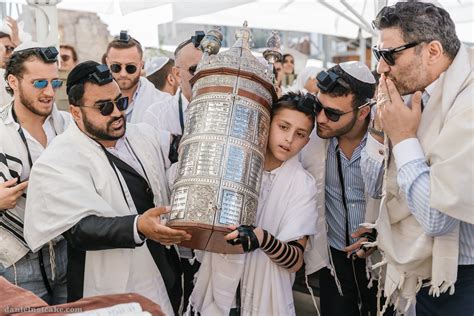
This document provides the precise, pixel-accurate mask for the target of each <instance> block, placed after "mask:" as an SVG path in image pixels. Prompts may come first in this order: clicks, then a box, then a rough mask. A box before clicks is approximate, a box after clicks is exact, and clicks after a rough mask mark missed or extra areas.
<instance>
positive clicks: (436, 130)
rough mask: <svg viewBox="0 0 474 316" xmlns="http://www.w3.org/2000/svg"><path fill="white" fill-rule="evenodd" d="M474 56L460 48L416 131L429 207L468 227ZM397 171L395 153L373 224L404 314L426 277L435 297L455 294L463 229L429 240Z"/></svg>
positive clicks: (394, 298) (392, 294) (472, 205)
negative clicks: (423, 160) (426, 172)
mask: <svg viewBox="0 0 474 316" xmlns="http://www.w3.org/2000/svg"><path fill="white" fill-rule="evenodd" d="M473 57H474V55H473V54H472V51H471V52H469V51H468V49H467V48H466V47H465V46H463V45H462V46H461V48H460V50H459V52H458V54H457V55H456V57H455V59H454V60H453V62H452V64H451V65H450V67H449V68H448V69H447V70H446V72H445V73H443V74H442V75H441V76H440V78H439V80H438V82H437V83H436V86H435V87H434V92H433V94H432V95H431V97H430V99H429V102H428V104H427V105H426V107H425V109H424V111H423V114H422V117H421V122H420V126H419V127H418V133H417V136H418V139H419V141H420V144H421V146H422V148H423V151H424V153H425V157H426V161H427V163H428V165H429V166H430V180H431V187H430V190H431V195H430V207H431V208H435V209H438V210H439V211H441V212H443V213H445V214H447V215H449V216H451V217H454V218H456V219H458V220H460V221H464V222H468V223H470V224H473V223H474V196H473V194H472V186H471V185H472V183H473V180H474V176H473V175H474V164H473V160H472V159H473V157H474V137H473V136H474V124H473V122H474V103H473V100H474V83H473V78H472V68H473ZM386 147H387V145H386ZM386 152H387V153H388V148H387V149H386ZM386 156H387V155H386ZM396 169H397V168H396V164H395V160H394V157H393V155H391V157H390V161H389V162H388V168H386V170H385V175H384V187H383V198H382V203H381V208H380V216H379V218H378V220H377V222H376V225H375V226H376V228H377V231H378V238H377V244H378V246H379V248H380V249H381V250H382V251H383V253H384V261H383V262H382V263H381V264H383V263H385V262H386V263H387V268H386V278H385V285H384V290H385V295H387V296H388V297H389V298H390V300H391V302H392V303H394V304H395V305H396V307H397V308H398V309H399V310H406V309H407V308H408V307H409V305H410V304H412V303H413V302H414V300H415V297H416V293H417V292H418V290H419V289H420V286H421V281H422V280H424V279H430V280H431V289H430V293H431V294H432V295H435V296H436V295H439V294H440V293H443V292H446V291H448V290H450V293H453V292H454V283H455V282H456V278H457V268H458V252H459V227H458V228H456V229H455V230H453V231H452V232H451V233H449V234H447V235H443V236H439V237H430V236H428V235H427V234H426V233H425V232H424V231H423V229H422V227H421V226H420V225H419V224H418V222H417V220H416V219H415V217H414V216H413V215H412V214H411V212H410V210H409V208H408V205H407V201H406V196H405V194H404V192H402V191H401V189H400V188H399V187H398V184H397V170H396Z"/></svg>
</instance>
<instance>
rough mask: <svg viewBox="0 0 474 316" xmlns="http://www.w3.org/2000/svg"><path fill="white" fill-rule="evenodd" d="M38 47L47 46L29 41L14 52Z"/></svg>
mask: <svg viewBox="0 0 474 316" xmlns="http://www.w3.org/2000/svg"><path fill="white" fill-rule="evenodd" d="M37 47H46V46H44V45H41V44H40V43H37V42H33V41H28V42H23V43H21V44H20V45H18V46H17V47H15V49H14V50H13V52H14V53H16V52H19V51H21V50H25V49H30V48H37Z"/></svg>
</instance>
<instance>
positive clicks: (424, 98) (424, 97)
mask: <svg viewBox="0 0 474 316" xmlns="http://www.w3.org/2000/svg"><path fill="white" fill-rule="evenodd" d="M442 75H443V74H441V75H440V76H439V77H438V79H436V80H435V81H433V82H432V83H430V84H429V85H428V86H426V88H425V89H424V90H423V94H422V95H421V100H422V102H423V107H425V106H426V105H428V101H429V100H430V97H431V96H432V95H433V92H434V89H435V87H436V84H437V83H438V82H439V78H441V76H442ZM402 98H403V101H404V103H405V104H411V99H412V98H413V94H409V95H406V96H403V97H402Z"/></svg>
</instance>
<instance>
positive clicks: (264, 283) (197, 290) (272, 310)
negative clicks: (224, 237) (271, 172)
mask: <svg viewBox="0 0 474 316" xmlns="http://www.w3.org/2000/svg"><path fill="white" fill-rule="evenodd" d="M259 202H260V201H259ZM315 209H316V187H315V183H314V179H313V177H312V176H311V175H309V173H307V172H306V171H305V170H304V169H303V168H302V167H301V164H300V163H299V162H298V158H297V157H293V158H292V159H290V160H288V161H287V162H285V163H284V164H283V165H282V167H281V169H280V170H279V171H278V173H277V174H276V176H275V178H274V180H273V182H272V184H271V187H270V192H269V194H268V197H267V199H266V201H265V204H263V205H260V206H259V208H258V210H259V211H258V213H257V220H256V221H257V223H256V226H258V227H262V228H263V229H266V230H267V231H268V232H269V233H271V234H272V235H274V236H275V237H276V238H277V239H279V240H281V241H284V242H289V241H292V240H298V239H300V238H301V237H303V236H311V235H314V234H316V233H317V231H316V222H317V214H316V211H315ZM239 281H241V282H242V287H241V288H242V290H241V297H242V301H241V308H242V315H245V316H246V315H294V314H295V307H294V302H293V294H292V284H293V281H294V273H290V272H289V271H288V270H285V269H283V268H282V267H280V266H278V265H277V264H276V263H274V262H272V261H271V260H270V259H269V258H268V256H267V255H266V254H265V253H264V252H263V251H262V250H260V249H257V250H255V251H254V252H251V253H248V254H243V255H222V254H216V253H210V252H204V255H203V259H202V264H201V267H200V270H199V272H198V275H197V280H196V284H195V287H194V290H193V293H192V294H191V297H190V302H191V305H192V306H193V307H194V309H195V310H197V311H198V312H200V313H201V315H203V316H207V315H226V316H227V315H228V314H229V311H230V309H231V308H232V303H233V301H234V298H235V295H236V291H237V287H238V284H239Z"/></svg>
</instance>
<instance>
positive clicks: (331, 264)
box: [328, 244, 344, 296]
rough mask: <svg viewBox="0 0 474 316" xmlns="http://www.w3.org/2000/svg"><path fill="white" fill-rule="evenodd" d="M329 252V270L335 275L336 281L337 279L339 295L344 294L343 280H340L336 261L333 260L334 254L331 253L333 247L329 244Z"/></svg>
mask: <svg viewBox="0 0 474 316" xmlns="http://www.w3.org/2000/svg"><path fill="white" fill-rule="evenodd" d="M328 253H329V267H328V268H329V271H330V272H331V275H332V276H333V277H334V281H336V286H337V291H338V292H339V295H341V296H344V294H343V293H342V286H341V282H339V279H338V278H337V273H336V268H335V267H334V261H333V260H332V254H331V249H330V248H329V244H328Z"/></svg>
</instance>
